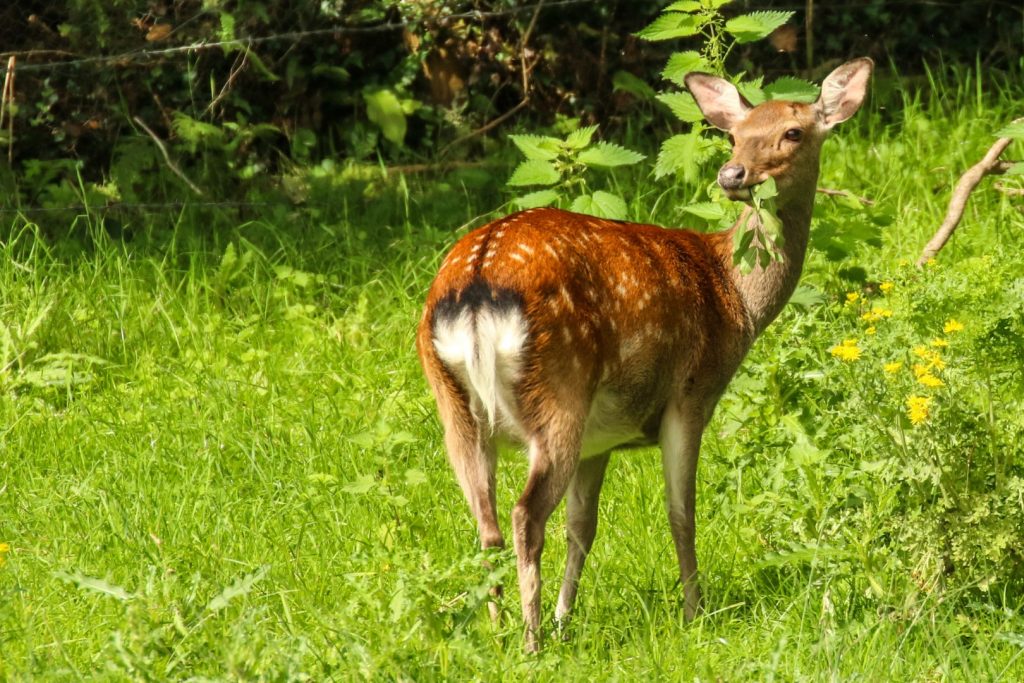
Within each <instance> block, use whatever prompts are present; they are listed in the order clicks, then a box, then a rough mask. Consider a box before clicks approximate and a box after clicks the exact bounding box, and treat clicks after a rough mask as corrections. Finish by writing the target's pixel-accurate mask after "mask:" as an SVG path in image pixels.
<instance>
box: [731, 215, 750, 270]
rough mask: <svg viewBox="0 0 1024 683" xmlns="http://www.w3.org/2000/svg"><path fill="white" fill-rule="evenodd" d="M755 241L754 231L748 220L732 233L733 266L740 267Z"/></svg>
mask: <svg viewBox="0 0 1024 683" xmlns="http://www.w3.org/2000/svg"><path fill="white" fill-rule="evenodd" d="M753 241H754V230H753V228H752V227H751V226H750V221H749V220H748V221H747V222H746V223H744V224H743V225H740V226H738V227H737V228H736V230H735V231H733V233H732V264H733V265H734V266H738V265H739V264H740V263H741V262H742V261H743V257H744V256H746V254H747V252H748V251H749V250H750V245H751V243H752V242H753Z"/></svg>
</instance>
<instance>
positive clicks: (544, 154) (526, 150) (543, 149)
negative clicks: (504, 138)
mask: <svg viewBox="0 0 1024 683" xmlns="http://www.w3.org/2000/svg"><path fill="white" fill-rule="evenodd" d="M508 139H509V140H511V141H512V142H513V143H514V144H515V146H516V147H518V148H519V151H520V152H522V153H523V155H524V156H525V157H526V158H527V159H532V160H537V159H539V160H541V161H551V160H552V159H555V158H557V157H558V150H559V149H560V148H561V145H562V141H561V140H559V139H558V138H551V137H548V136H546V135H509V136H508Z"/></svg>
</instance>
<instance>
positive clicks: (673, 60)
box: [661, 50, 711, 86]
mask: <svg viewBox="0 0 1024 683" xmlns="http://www.w3.org/2000/svg"><path fill="white" fill-rule="evenodd" d="M710 68H711V65H710V64H708V60H706V59H704V58H703V57H702V56H701V54H700V53H699V52H697V51H695V50H686V51H685V52H676V53H674V54H673V55H672V56H671V57H669V58H668V64H666V65H665V69H664V70H663V71H662V72H661V77H662V78H667V79H668V80H670V81H672V82H673V83H675V84H676V85H680V86H682V85H685V83H684V81H683V79H684V78H685V77H686V74H688V73H691V72H693V71H707V70H709V69H710Z"/></svg>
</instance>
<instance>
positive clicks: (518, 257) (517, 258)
mask: <svg viewBox="0 0 1024 683" xmlns="http://www.w3.org/2000/svg"><path fill="white" fill-rule="evenodd" d="M508 257H509V258H510V259H512V260H514V261H519V262H520V263H526V259H525V258H523V255H522V254H520V253H519V252H516V251H514V252H512V253H511V254H509V255H508Z"/></svg>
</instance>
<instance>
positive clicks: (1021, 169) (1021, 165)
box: [1004, 161, 1024, 175]
mask: <svg viewBox="0 0 1024 683" xmlns="http://www.w3.org/2000/svg"><path fill="white" fill-rule="evenodd" d="M1004 175H1024V161H1018V162H1017V163H1015V164H1014V165H1013V166H1011V167H1010V168H1008V169H1006V173H1005V174H1004Z"/></svg>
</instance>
